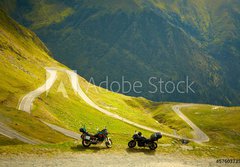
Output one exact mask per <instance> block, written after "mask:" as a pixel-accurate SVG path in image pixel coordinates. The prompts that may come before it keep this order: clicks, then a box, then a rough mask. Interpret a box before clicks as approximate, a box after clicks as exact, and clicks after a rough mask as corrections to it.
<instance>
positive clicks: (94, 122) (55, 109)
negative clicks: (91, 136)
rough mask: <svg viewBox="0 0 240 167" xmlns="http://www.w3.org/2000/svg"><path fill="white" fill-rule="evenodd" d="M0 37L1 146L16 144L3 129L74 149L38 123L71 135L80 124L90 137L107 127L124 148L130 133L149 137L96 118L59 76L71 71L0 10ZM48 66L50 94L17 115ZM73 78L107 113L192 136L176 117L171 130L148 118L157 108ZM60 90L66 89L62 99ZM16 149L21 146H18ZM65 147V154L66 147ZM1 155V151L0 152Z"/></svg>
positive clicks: (43, 78) (116, 122) (120, 123)
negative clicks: (51, 72) (52, 77)
mask: <svg viewBox="0 0 240 167" xmlns="http://www.w3.org/2000/svg"><path fill="white" fill-rule="evenodd" d="M0 32H1V33H0V56H1V60H0V77H1V81H0V127H1V128H0V133H1V134H0V139H1V142H0V145H5V144H6V143H7V145H8V144H10V145H12V144H19V143H18V141H15V140H13V141H12V140H10V139H9V140H10V141H8V140H7V139H6V137H5V136H3V135H2V133H3V132H2V124H4V126H5V125H6V126H8V127H10V128H12V129H13V130H15V131H17V132H18V133H20V134H21V135H23V136H26V137H28V138H30V139H33V140H37V141H40V142H41V143H44V144H46V143H55V144H56V143H58V144H59V143H67V142H71V143H72V144H73V140H72V139H71V138H69V137H66V136H65V135H63V134H61V133H59V132H56V131H55V130H53V129H52V128H50V127H48V126H47V125H46V124H44V123H43V122H42V121H44V122H48V123H52V124H54V125H58V126H60V127H63V128H66V129H69V130H72V131H74V132H75V133H77V132H78V131H79V128H80V127H81V126H84V125H85V126H86V128H87V129H88V130H89V131H90V132H93V133H95V131H96V129H97V128H104V127H105V126H107V127H108V130H109V131H110V132H111V133H112V134H113V135H112V138H113V140H115V142H116V146H117V147H118V146H119V147H124V146H125V143H126V142H127V141H128V140H129V136H131V135H132V133H134V131H135V130H139V131H140V130H141V131H143V132H144V133H145V134H146V135H150V132H149V131H146V130H143V129H140V128H138V127H135V126H134V125H130V124H127V123H126V122H123V121H120V120H118V119H115V118H112V117H110V116H108V115H106V114H103V113H101V112H100V111H99V110H97V109H95V108H93V107H91V106H90V105H89V104H87V103H86V102H85V101H84V100H83V99H82V98H81V97H79V96H77V95H76V92H74V90H73V88H72V83H71V82H70V80H69V79H68V75H67V74H66V73H65V72H64V70H70V69H69V68H67V67H66V66H64V65H62V64H60V63H58V62H57V61H55V60H54V59H53V58H52V57H51V56H49V50H48V49H47V48H46V46H45V45H44V44H43V43H42V42H41V40H40V39H39V38H38V37H37V36H36V34H34V33H33V32H32V31H30V30H28V29H26V28H25V27H23V26H21V25H20V24H18V23H17V22H15V21H14V20H12V19H11V18H10V17H8V16H7V15H6V14H5V13H4V12H3V11H2V10H0ZM47 67H52V68H53V67H54V68H56V69H60V70H59V71H58V72H57V78H56V81H55V82H54V83H53V86H52V87H51V89H50V90H49V92H48V93H47V94H46V93H42V94H41V95H39V96H38V97H37V98H35V99H33V104H32V106H31V112H30V113H27V112H24V111H20V110H18V109H19V104H20V102H21V101H22V99H23V97H25V95H26V94H28V93H29V92H32V91H34V90H36V89H38V88H39V87H41V86H42V85H43V84H44V83H45V82H46V79H48V77H50V76H49V75H48V74H47V72H46V68H47ZM77 79H78V81H79V84H80V86H81V88H82V89H83V91H84V92H85V94H86V95H87V96H88V97H89V98H90V99H92V100H94V103H95V104H96V105H98V106H99V107H101V108H103V109H105V110H109V112H111V113H112V114H118V115H119V116H121V117H123V118H125V119H128V120H131V121H134V122H135V123H138V124H141V125H144V126H148V127H150V128H155V129H159V130H160V129H161V131H165V132H169V133H171V132H172V130H173V129H176V131H177V132H178V133H179V134H181V135H183V134H189V137H192V134H191V133H190V132H191V129H190V127H189V126H188V125H187V124H186V123H185V122H184V121H183V120H181V119H180V118H178V117H176V120H177V121H178V125H174V124H173V122H172V121H169V122H168V121H167V122H165V123H158V122H157V121H156V120H155V119H154V118H153V116H152V114H151V111H152V105H153V104H154V106H155V108H158V106H159V105H161V104H160V103H159V104H158V103H156V104H155V103H154V102H151V101H148V100H146V99H144V98H133V97H128V96H124V95H121V94H117V93H113V92H109V91H107V90H105V89H102V88H98V87H96V86H94V85H91V84H90V83H88V82H87V81H86V80H84V79H83V78H82V77H80V76H78V78H77ZM61 90H65V93H66V94H64V93H63V92H62V91H61ZM65 95H66V96H65ZM31 98H33V97H31ZM4 132H6V131H4ZM3 134H4V133H3ZM79 135H80V134H79ZM166 140H170V141H171V140H172V139H166ZM117 143H118V144H117ZM21 144H23V143H21V142H20V145H21ZM47 147H48V146H47ZM65 147H68V149H70V146H69V145H65ZM18 148H19V149H21V148H22V147H21V146H19V147H18ZM13 149H14V147H13ZM24 149H25V148H24ZM26 149H27V148H26ZM29 149H30V150H31V148H29ZM2 151H3V152H5V151H6V150H5V149H4V148H0V153H1V152H2Z"/></svg>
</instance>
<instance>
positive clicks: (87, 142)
mask: <svg viewBox="0 0 240 167" xmlns="http://www.w3.org/2000/svg"><path fill="white" fill-rule="evenodd" d="M82 145H83V146H84V147H89V146H90V145H91V142H90V141H89V140H83V141H82Z"/></svg>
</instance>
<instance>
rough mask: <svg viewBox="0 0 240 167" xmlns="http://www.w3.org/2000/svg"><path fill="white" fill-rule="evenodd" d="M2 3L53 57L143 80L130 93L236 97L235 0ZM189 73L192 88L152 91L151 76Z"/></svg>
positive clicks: (88, 72) (90, 72) (214, 100)
mask: <svg viewBox="0 0 240 167" xmlns="http://www.w3.org/2000/svg"><path fill="white" fill-rule="evenodd" d="M0 6H1V7H2V8H3V9H5V10H6V11H7V12H8V13H9V14H10V15H11V16H13V17H14V18H15V19H16V20H17V21H19V22H20V23H22V24H23V25H25V26H27V27H29V28H31V29H32V30H33V31H35V32H36V33H37V34H38V35H39V37H40V38H41V39H42V40H43V41H44V43H46V45H47V46H48V48H49V49H50V50H51V52H52V53H53V56H54V58H56V59H57V60H58V61H60V62H61V63H63V64H65V65H67V66H68V67H70V68H72V69H75V70H78V73H79V74H80V75H81V76H83V77H84V78H86V79H87V80H89V79H90V78H91V77H93V78H94V81H95V84H97V85H98V84H99V83H100V82H101V81H104V80H105V79H106V76H109V82H112V81H120V80H121V77H122V76H124V77H125V79H126V80H128V81H130V82H134V81H136V80H140V81H141V82H142V83H143V90H142V93H140V94H138V93H135V92H133V91H132V92H130V93H127V94H128V95H134V96H143V97H146V98H148V99H151V100H154V101H179V102H180V101H181V102H198V103H210V104H221V105H238V104H239V100H240V96H239V93H240V92H239V91H240V87H239V85H240V78H239V75H238V74H239V73H240V71H239V69H240V68H239V61H240V60H239V55H240V50H239V48H240V47H239V43H240V42H239V37H240V36H239V35H240V32H239V28H238V27H239V18H240V15H239V14H240V13H239V12H240V3H239V1H237V0H229V1H227V2H226V1H224V0H210V1H207V0H201V1H194V0H184V1H178V0H171V1H169V0H150V1H143V0H123V1H117V0H101V1H99V0H90V1H89V0H71V1H69V0H68V1H61V2H60V1H56V0H52V1H45V0H43V1H41V2H40V3H39V1H36V0H31V1H29V0H21V1H12V2H9V1H5V0H3V1H2V2H1V3H0ZM52 9H54V10H52ZM109 69H111V70H110V71H109ZM186 76H188V77H189V79H190V80H191V81H194V88H193V89H194V90H195V93H192V92H190V93H188V94H180V93H177V92H174V93H172V94H168V93H165V94H162V93H160V92H157V93H154V94H152V93H149V91H151V90H152V89H153V87H152V86H151V85H149V83H148V79H149V77H158V78H162V79H163V80H164V81H169V80H170V81H174V82H178V81H181V80H185V79H186ZM154 83H157V81H154ZM113 90H115V91H116V90H117V88H113ZM120 92H123V90H120Z"/></svg>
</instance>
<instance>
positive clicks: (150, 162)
mask: <svg viewBox="0 0 240 167" xmlns="http://www.w3.org/2000/svg"><path fill="white" fill-rule="evenodd" d="M216 165H217V164H216V160H214V159H194V158H192V159H190V158H187V159H186V158H185V157H176V156H166V155H146V154H143V153H124V154H70V153H69V154H64V155H57V156H51V157H47V156H44V155H43V156H31V155H30V156H29V155H28V156H24V155H20V156H15V157H14V156H11V157H2V156H1V157H0V166H4V167H7V166H9V167H12V166H19V167H21V166H24V167H28V166H29V167H30V166H69V167H75V166H76V167H79V166H82V167H96V166H98V167H102V166H104V167H125V166H128V167H135V166H136V167H190V166H191V167H194V166H198V167H201V166H202V167H208V166H216Z"/></svg>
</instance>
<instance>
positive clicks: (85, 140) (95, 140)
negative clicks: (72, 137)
mask: <svg viewBox="0 0 240 167" xmlns="http://www.w3.org/2000/svg"><path fill="white" fill-rule="evenodd" d="M80 132H82V135H81V138H82V145H83V146H84V147H89V146H90V145H91V144H95V145H96V144H102V143H103V142H104V141H105V145H106V146H107V148H111V147H112V140H111V139H110V138H109V137H108V131H107V129H106V128H105V129H103V130H101V131H99V132H98V133H97V134H95V135H92V134H90V133H88V132H87V131H86V128H80Z"/></svg>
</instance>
